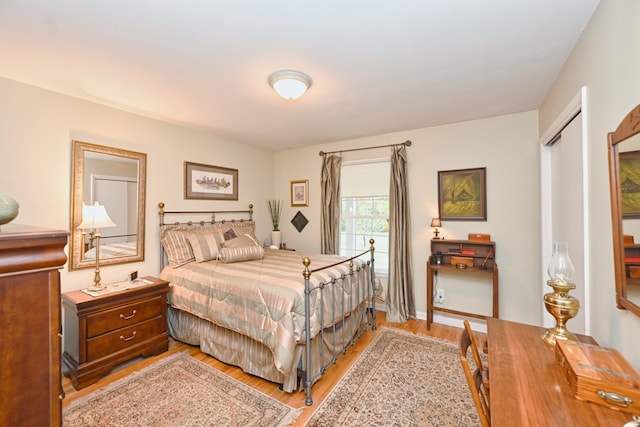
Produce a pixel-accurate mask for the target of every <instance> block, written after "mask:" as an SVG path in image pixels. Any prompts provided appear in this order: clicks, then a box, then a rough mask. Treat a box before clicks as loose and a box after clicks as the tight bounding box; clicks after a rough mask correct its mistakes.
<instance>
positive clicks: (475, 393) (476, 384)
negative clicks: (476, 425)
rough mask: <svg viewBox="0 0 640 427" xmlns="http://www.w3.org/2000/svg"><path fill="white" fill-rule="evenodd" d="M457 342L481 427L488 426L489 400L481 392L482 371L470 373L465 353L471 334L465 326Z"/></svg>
mask: <svg viewBox="0 0 640 427" xmlns="http://www.w3.org/2000/svg"><path fill="white" fill-rule="evenodd" d="M459 344H460V363H461V364H462V369H463V370H464V376H465V377H466V379H467V384H468V385H469V390H470V391H471V397H473V402H474V403H475V405H476V409H477V411H478V417H480V422H481V424H482V427H490V426H491V413H490V409H489V402H488V400H487V398H486V396H485V394H484V392H483V386H482V371H481V370H480V369H479V368H478V369H476V370H475V371H474V372H473V373H471V367H470V365H469V361H468V360H467V353H468V352H469V347H471V334H469V330H467V329H466V328H465V329H463V330H462V333H461V334H460V339H459Z"/></svg>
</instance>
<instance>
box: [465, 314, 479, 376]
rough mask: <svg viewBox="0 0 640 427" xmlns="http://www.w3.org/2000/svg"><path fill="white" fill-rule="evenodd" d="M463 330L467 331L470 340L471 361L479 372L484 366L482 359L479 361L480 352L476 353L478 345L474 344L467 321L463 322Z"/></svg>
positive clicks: (474, 340) (474, 339)
mask: <svg viewBox="0 0 640 427" xmlns="http://www.w3.org/2000/svg"><path fill="white" fill-rule="evenodd" d="M464 328H465V329H466V330H467V333H468V334H469V339H470V340H471V353H473V360H475V362H476V367H477V368H478V369H480V372H482V371H483V369H484V366H483V364H482V359H480V352H479V351H478V343H477V342H476V338H475V336H474V335H473V331H472V330H471V324H470V323H469V321H468V320H465V321H464Z"/></svg>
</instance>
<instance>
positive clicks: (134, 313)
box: [120, 310, 137, 320]
mask: <svg viewBox="0 0 640 427" xmlns="http://www.w3.org/2000/svg"><path fill="white" fill-rule="evenodd" d="M136 313H137V311H135V310H133V311H132V312H131V316H125V315H124V314H122V313H120V318H121V319H123V320H129V319H133V317H134V316H135V315H136Z"/></svg>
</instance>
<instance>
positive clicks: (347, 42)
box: [0, 0, 598, 150]
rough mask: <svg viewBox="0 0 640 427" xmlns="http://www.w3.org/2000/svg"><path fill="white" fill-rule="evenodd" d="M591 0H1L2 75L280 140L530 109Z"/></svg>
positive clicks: (300, 142)
mask: <svg viewBox="0 0 640 427" xmlns="http://www.w3.org/2000/svg"><path fill="white" fill-rule="evenodd" d="M597 4H598V0H482V1H480V0H394V1H390V0H324V1H304V0H271V1H264V0H237V1H233V0H226V1H224V0H0V76H3V77H6V78H9V79H12V80H17V81H20V82H24V83H28V84H31V85H35V86H39V87H42V88H46V89H50V90H53V91H56V92H60V93H64V94H68V95H71V96H75V97H78V98H82V99H86V100H89V101H93V102H97V103H101V104H105V105H109V106H113V107H116V108H120V109H123V110H126V111H130V112H135V113H138V114H141V115H144V116H148V117H153V118H157V119H161V120H165V121H169V122H172V123H178V124H181V125H184V126H189V127H195V128H199V129H203V130H206V131H210V132H212V133H214V134H216V135H219V136H223V137H226V138H230V139H233V140H236V141H240V142H246V143H249V144H252V145H257V146H264V147H269V148H272V149H274V150H280V149H288V148H294V147H301V146H305V145H311V144H318V143H324V142H331V141H340V140H344V139H351V138H358V137H365V136H370V135H378V134H383V133H388V132H395V131H401V130H409V129H417V128H423V127H428V126H433V125H439V124H445V123H452V122H459V121H465V120H471V119H478V118H484V117H490V116H495V115H501V114H508V113H515V112H522V111H529V110H533V109H536V108H538V107H539V106H540V105H541V103H542V101H543V100H544V96H545V95H546V93H547V91H548V90H549V88H550V86H551V84H552V83H553V81H554V79H555V77H556V75H557V73H558V72H559V70H560V69H561V67H562V65H563V64H564V62H565V60H566V59H567V56H568V55H569V53H570V52H571V50H572V48H573V47H574V45H575V43H576V41H577V40H578V38H579V36H580V34H581V32H582V30H583V29H584V27H585V26H586V24H587V22H588V21H589V19H590V17H591V15H592V14H593V11H594V9H595V8H596V6H597ZM280 69H295V70H299V71H303V72H305V73H307V74H309V75H310V76H311V78H312V79H313V85H312V87H311V89H310V90H309V92H308V93H307V94H305V95H304V96H303V97H302V98H301V99H299V100H297V101H285V100H283V99H281V98H279V97H278V96H277V95H276V94H275V92H273V90H272V89H271V87H269V86H268V84H267V77H268V76H269V74H271V73H272V72H274V71H277V70H280ZM3 102H7V100H6V99H3Z"/></svg>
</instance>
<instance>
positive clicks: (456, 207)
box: [438, 168, 487, 221]
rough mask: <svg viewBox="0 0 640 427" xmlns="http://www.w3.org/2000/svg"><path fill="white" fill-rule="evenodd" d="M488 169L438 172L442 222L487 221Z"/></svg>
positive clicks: (439, 204) (439, 206)
mask: <svg viewBox="0 0 640 427" xmlns="http://www.w3.org/2000/svg"><path fill="white" fill-rule="evenodd" d="M486 172H487V168H475V169H458V170H450V171H438V212H439V214H440V220H441V221H486V220H487V184H486Z"/></svg>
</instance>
